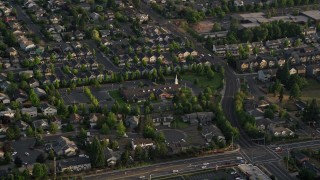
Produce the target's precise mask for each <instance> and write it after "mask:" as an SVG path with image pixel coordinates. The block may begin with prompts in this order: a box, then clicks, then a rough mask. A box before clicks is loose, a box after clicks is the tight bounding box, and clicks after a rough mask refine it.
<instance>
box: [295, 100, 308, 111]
mask: <svg viewBox="0 0 320 180" xmlns="http://www.w3.org/2000/svg"><path fill="white" fill-rule="evenodd" d="M295 105H296V106H297V107H298V108H299V110H300V111H304V109H305V108H306V107H307V104H306V103H305V102H303V101H301V100H296V102H295Z"/></svg>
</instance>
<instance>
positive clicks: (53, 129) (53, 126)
mask: <svg viewBox="0 0 320 180" xmlns="http://www.w3.org/2000/svg"><path fill="white" fill-rule="evenodd" d="M49 131H50V133H51V134H55V133H57V131H58V125H57V124H56V123H53V122H52V123H51V124H50V127H49Z"/></svg>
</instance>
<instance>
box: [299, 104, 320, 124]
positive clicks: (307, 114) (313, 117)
mask: <svg viewBox="0 0 320 180" xmlns="http://www.w3.org/2000/svg"><path fill="white" fill-rule="evenodd" d="M319 113H320V110H319V107H318V103H317V101H316V100H315V99H312V101H311V103H310V104H309V105H308V106H307V107H306V108H305V109H304V112H303V120H304V121H306V122H313V121H318V120H319Z"/></svg>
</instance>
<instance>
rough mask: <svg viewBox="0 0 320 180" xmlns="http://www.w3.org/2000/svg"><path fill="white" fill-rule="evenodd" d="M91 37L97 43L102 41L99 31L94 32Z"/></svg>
mask: <svg viewBox="0 0 320 180" xmlns="http://www.w3.org/2000/svg"><path fill="white" fill-rule="evenodd" d="M91 37H92V39H93V40H95V41H101V39H100V35H99V32H98V31H97V30H95V29H94V30H92V33H91Z"/></svg>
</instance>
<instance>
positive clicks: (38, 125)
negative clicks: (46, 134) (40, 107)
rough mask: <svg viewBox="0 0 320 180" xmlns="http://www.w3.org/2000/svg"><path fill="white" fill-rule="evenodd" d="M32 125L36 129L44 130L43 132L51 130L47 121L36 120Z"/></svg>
mask: <svg viewBox="0 0 320 180" xmlns="http://www.w3.org/2000/svg"><path fill="white" fill-rule="evenodd" d="M32 124H33V127H34V128H35V129H40V128H42V129H43V130H47V129H49V124H48V120H47V119H39V120H35V121H33V122H32Z"/></svg>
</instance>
